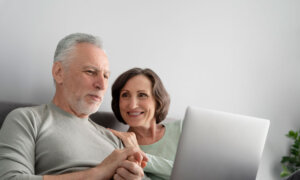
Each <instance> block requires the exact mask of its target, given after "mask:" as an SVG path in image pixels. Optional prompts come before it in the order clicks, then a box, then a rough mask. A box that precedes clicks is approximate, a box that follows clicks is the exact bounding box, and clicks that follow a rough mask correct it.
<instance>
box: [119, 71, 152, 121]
mask: <svg viewBox="0 0 300 180" xmlns="http://www.w3.org/2000/svg"><path fill="white" fill-rule="evenodd" d="M119 104H120V112H121V116H122V118H123V119H124V121H125V122H126V123H127V124H128V125H129V126H131V127H141V126H143V127H149V126H150V125H151V124H152V123H153V121H155V117H154V114H155V98H154V97H153V95H152V83H151V81H150V80H149V79H148V78H147V77H146V76H144V75H137V76H134V77H132V78H131V79H129V80H128V81H127V83H126V84H125V86H124V87H123V88H122V89H121V92H120V103H119Z"/></svg>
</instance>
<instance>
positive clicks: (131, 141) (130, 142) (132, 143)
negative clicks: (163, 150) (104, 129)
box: [108, 128, 148, 168]
mask: <svg viewBox="0 0 300 180" xmlns="http://www.w3.org/2000/svg"><path fill="white" fill-rule="evenodd" d="M108 129H109V128H108ZM109 130H110V131H111V132H112V133H113V134H114V135H115V136H117V137H118V138H120V139H121V140H122V142H123V144H124V146H125V147H133V148H138V149H139V150H140V151H141V152H143V151H142V150H141V149H140V146H139V144H138V142H137V139H136V135H135V133H134V132H120V131H116V130H114V129H109ZM142 155H143V158H142V160H141V161H136V159H137V158H136V157H133V156H131V157H129V158H128V160H130V161H136V162H137V163H138V164H139V165H140V166H141V167H142V168H144V167H146V165H147V161H148V158H147V156H146V155H145V153H144V152H143V153H142Z"/></svg>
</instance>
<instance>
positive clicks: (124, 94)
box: [121, 93, 129, 98]
mask: <svg viewBox="0 0 300 180" xmlns="http://www.w3.org/2000/svg"><path fill="white" fill-rule="evenodd" d="M128 96H129V95H128V93H122V94H121V97H123V98H125V97H128Z"/></svg>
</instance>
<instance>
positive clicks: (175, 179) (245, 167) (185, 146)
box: [171, 107, 270, 180]
mask: <svg viewBox="0 0 300 180" xmlns="http://www.w3.org/2000/svg"><path fill="white" fill-rule="evenodd" d="M269 125H270V121H269V120H266V119H261V118H255V117H249V116H244V115H237V114H231V113H226V112H220V111H215V110H209V109H203V108H198V107H188V108H187V110H186V113H185V118H184V122H183V129H182V134H181V137H180V141H179V145H178V149H177V154H176V158H175V162H174V167H173V171H172V175H171V179H172V180H182V179H199V180H227V179H228V180H254V179H255V178H256V174H257V170H258V166H259V162H260V159H261V156H262V152H263V148H264V144H265V141H266V137H267V133H268V129H269Z"/></svg>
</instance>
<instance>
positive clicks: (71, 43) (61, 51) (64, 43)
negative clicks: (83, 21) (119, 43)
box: [54, 33, 102, 65]
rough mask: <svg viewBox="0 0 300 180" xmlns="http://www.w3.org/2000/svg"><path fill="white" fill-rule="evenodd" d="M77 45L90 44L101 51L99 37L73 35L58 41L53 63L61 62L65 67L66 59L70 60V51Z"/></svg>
mask: <svg viewBox="0 0 300 180" xmlns="http://www.w3.org/2000/svg"><path fill="white" fill-rule="evenodd" d="M79 43H90V44H93V45H95V46H96V47H99V48H101V49H102V41H101V39H100V38H99V37H97V36H93V35H91V34H85V33H73V34H70V35H68V36H66V37H64V38H63V39H62V40H60V41H59V43H58V45H57V47H56V50H55V54H54V62H57V61H61V62H62V63H63V64H64V65H67V59H69V58H70V55H71V53H72V51H73V50H74V49H75V46H76V45H77V44H79Z"/></svg>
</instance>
